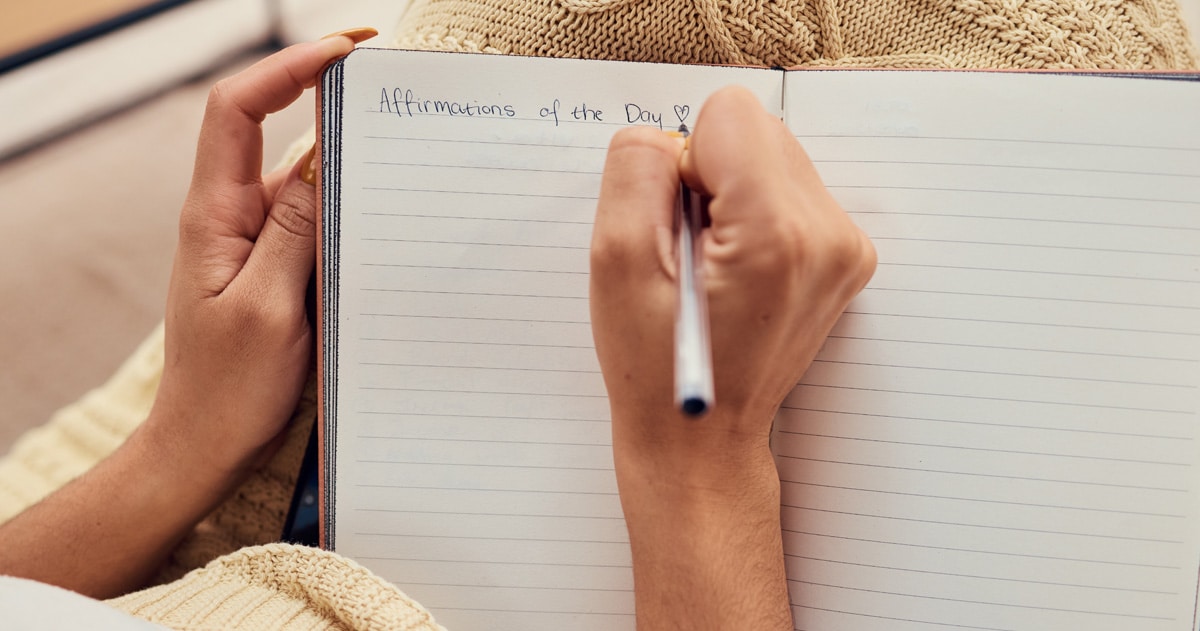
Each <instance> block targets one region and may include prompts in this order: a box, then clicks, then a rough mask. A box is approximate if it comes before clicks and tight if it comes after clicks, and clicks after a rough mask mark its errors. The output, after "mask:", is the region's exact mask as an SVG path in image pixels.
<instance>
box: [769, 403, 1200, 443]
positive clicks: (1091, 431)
mask: <svg viewBox="0 0 1200 631" xmlns="http://www.w3.org/2000/svg"><path fill="white" fill-rule="evenodd" d="M779 409H781V410H795V411H797V412H820V413H827V414H840V415H846V416H863V417H868V418H878V419H893V420H897V421H926V422H930V423H954V424H956V425H982V426H985V427H1003V428H1005V429H1033V430H1045V431H1051V432H1073V433H1079V434H1102V435H1106V436H1129V437H1133V438H1155V439H1163V440H1192V437H1191V436H1171V435H1165V434H1137V433H1133V432H1109V431H1103V430H1098V429H1080V428H1073V427H1047V426H1041V425H1015V424H1009V423H989V422H987V421H964V420H951V419H942V418H924V417H920V416H896V415H891V414H868V413H866V412H848V411H846V410H826V409H823V408H807V407H788V406H780V408H779Z"/></svg>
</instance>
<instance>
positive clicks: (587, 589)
mask: <svg viewBox="0 0 1200 631" xmlns="http://www.w3.org/2000/svg"><path fill="white" fill-rule="evenodd" d="M358 558H362V557H358ZM397 584H398V585H399V586H401V587H407V586H409V585H421V586H424V587H484V588H488V589H549V590H555V591H568V592H615V593H625V594H632V593H633V590H632V589H614V588H611V587H547V586H542V585H482V584H478V583H471V584H464V583H414V582H413V581H399V582H398V583H397ZM441 609H445V607H441ZM504 611H507V610H504Z"/></svg>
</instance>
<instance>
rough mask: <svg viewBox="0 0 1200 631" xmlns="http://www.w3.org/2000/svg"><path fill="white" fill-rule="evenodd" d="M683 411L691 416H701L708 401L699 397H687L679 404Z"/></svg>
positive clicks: (705, 410)
mask: <svg viewBox="0 0 1200 631" xmlns="http://www.w3.org/2000/svg"><path fill="white" fill-rule="evenodd" d="M680 407H681V408H682V409H683V413H684V414H687V415H688V416H691V417H697V416H702V415H703V414H704V413H705V412H707V411H708V403H706V402H705V401H704V399H701V398H699V397H689V398H687V399H684V400H683V405H682V406H680Z"/></svg>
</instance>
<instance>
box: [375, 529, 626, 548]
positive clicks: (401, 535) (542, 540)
mask: <svg viewBox="0 0 1200 631" xmlns="http://www.w3.org/2000/svg"><path fill="white" fill-rule="evenodd" d="M354 534H355V535H358V536H360V537H392V538H398V537H399V538H405V537H407V538H413V539H471V540H478V541H532V542H536V543H599V544H604V545H629V540H628V539H624V540H620V541H593V540H590V539H545V538H536V537H482V536H465V535H414V534H408V533H401V532H361V531H359V532H355V533H354Z"/></svg>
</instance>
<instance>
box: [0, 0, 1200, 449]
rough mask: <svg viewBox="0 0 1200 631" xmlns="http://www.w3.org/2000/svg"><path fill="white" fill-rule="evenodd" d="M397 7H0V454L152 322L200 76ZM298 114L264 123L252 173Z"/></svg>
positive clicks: (161, 299) (303, 110)
mask: <svg viewBox="0 0 1200 631" xmlns="http://www.w3.org/2000/svg"><path fill="white" fill-rule="evenodd" d="M408 1H409V0H157V1H155V0H38V1H37V2H28V1H20V0H0V24H3V25H4V27H5V28H4V29H3V32H2V33H0V361H3V362H4V366H3V368H0V403H2V405H3V408H2V410H0V454H3V453H4V452H6V451H7V450H8V448H9V446H10V444H11V443H12V441H13V440H14V439H15V438H16V437H17V436H18V435H20V433H21V432H23V431H25V429H27V428H29V427H33V426H36V425H39V424H41V423H43V422H44V421H45V420H47V419H48V418H49V416H50V414H51V413H52V412H53V411H54V410H56V409H58V408H59V407H62V406H63V405H65V404H67V403H70V402H71V401H74V400H75V399H77V398H79V396H81V395H82V394H83V393H84V392H86V391H87V390H89V389H91V388H93V387H96V386H98V385H100V384H101V383H102V382H103V381H104V380H105V379H106V378H107V377H108V376H109V375H110V374H111V373H112V372H113V370H114V369H115V368H116V367H117V366H118V365H120V363H121V361H122V360H123V359H124V358H125V357H126V356H128V355H129V354H130V353H131V352H132V350H133V349H134V348H135V346H136V345H137V344H138V342H140V341H141V340H142V339H143V338H145V337H146V335H147V334H148V333H150V331H151V330H152V329H153V328H154V326H155V325H156V324H157V323H158V322H159V321H160V320H161V319H162V314H163V307H164V304H165V300H166V288H167V280H168V278H169V276H170V268H171V258H172V253H173V251H174V248H175V241H176V227H177V224H176V221H177V217H178V213H179V207H180V204H181V203H182V201H183V198H184V195H185V194H186V192H187V186H188V181H189V179H190V177H191V168H192V159H193V156H194V154H195V142H196V136H197V133H198V131H199V128H200V119H201V115H202V113H203V111H204V103H205V99H206V98H207V94H208V89H209V87H210V86H211V85H212V83H213V82H215V81H216V80H217V79H219V78H221V77H223V76H227V75H230V74H233V73H235V72H237V71H238V70H240V69H242V68H244V67H246V66H247V65H249V64H250V63H252V62H253V61H255V60H257V59H259V58H261V57H263V56H264V55H266V54H267V53H269V52H270V51H272V50H275V49H277V48H279V47H280V46H283V45H286V44H290V43H295V42H299V41H305V40H311V39H315V38H318V37H320V36H322V35H325V34H327V33H330V32H333V31H337V30H341V29H343V28H349V27H354V26H374V27H375V28H377V29H379V31H380V32H381V37H380V38H379V39H380V44H381V45H382V44H383V43H386V42H387V41H390V39H391V33H392V31H393V28H394V26H395V24H396V22H397V21H398V20H399V17H400V15H401V14H402V13H403V11H404V9H405V7H406V6H407V4H408ZM1179 1H1180V3H1181V4H1182V5H1183V9H1184V12H1185V15H1186V17H1187V19H1188V22H1189V24H1190V26H1191V32H1192V34H1193V39H1195V40H1196V41H1198V42H1200V37H1198V36H1200V0H1179ZM368 45H370V44H368ZM313 114H314V112H313V101H312V97H311V95H306V96H305V97H303V98H301V99H300V101H299V102H297V104H296V105H293V106H292V107H290V108H288V109H287V110H285V111H284V112H281V113H280V114H277V115H275V116H273V117H271V118H269V119H268V120H267V124H266V127H267V131H266V151H265V153H264V155H265V156H266V162H267V166H268V168H269V167H270V166H272V165H273V164H274V163H275V161H276V160H277V159H278V157H279V156H280V155H282V153H283V152H284V150H285V148H286V147H287V146H288V145H289V144H291V142H292V141H293V140H294V139H296V138H297V137H299V136H300V135H301V134H303V133H304V132H305V131H306V130H307V129H308V128H309V127H310V126H311V125H312V121H313ZM1198 115H1200V114H1198Z"/></svg>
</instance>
